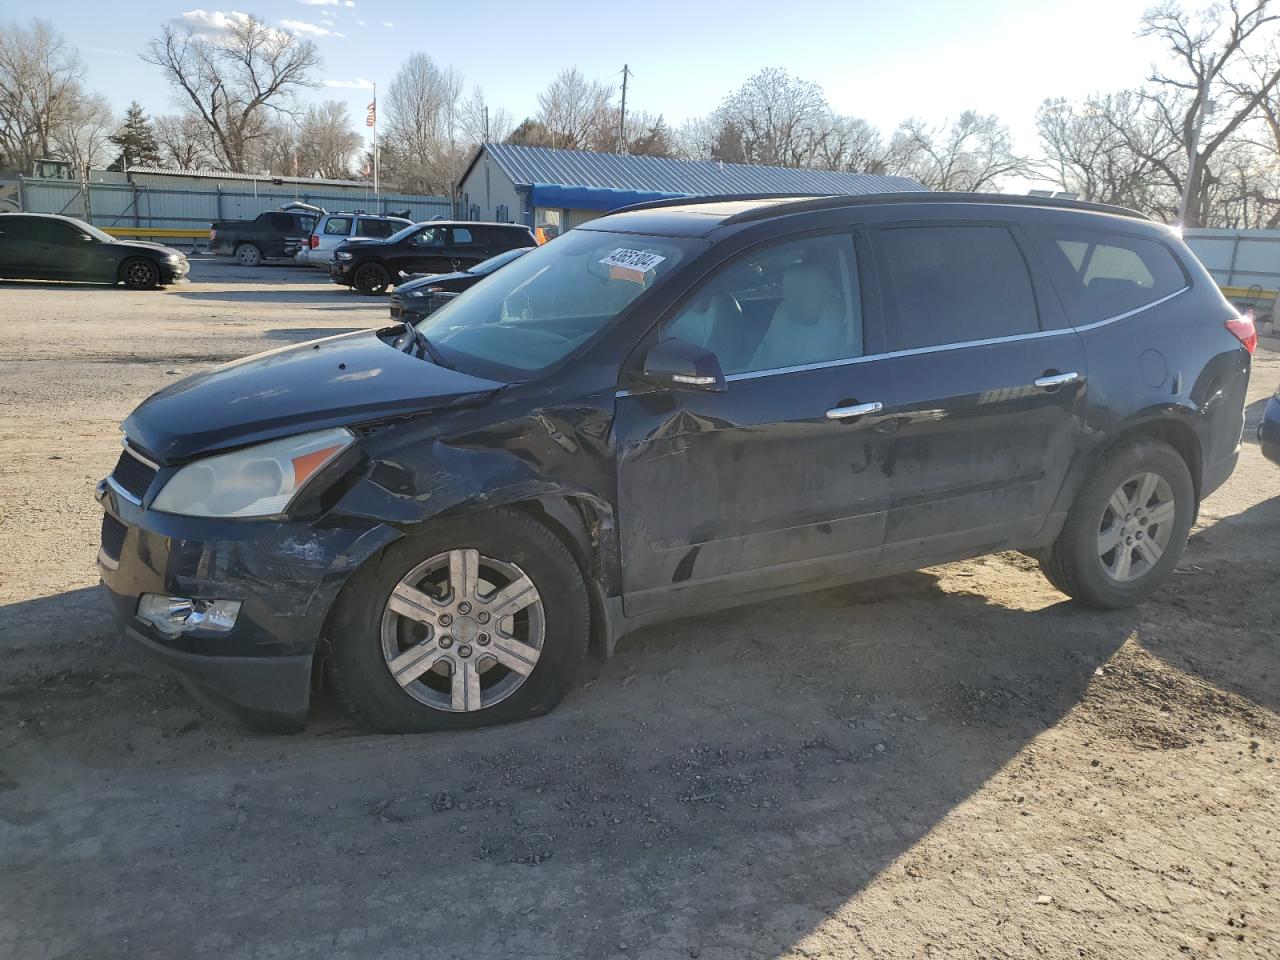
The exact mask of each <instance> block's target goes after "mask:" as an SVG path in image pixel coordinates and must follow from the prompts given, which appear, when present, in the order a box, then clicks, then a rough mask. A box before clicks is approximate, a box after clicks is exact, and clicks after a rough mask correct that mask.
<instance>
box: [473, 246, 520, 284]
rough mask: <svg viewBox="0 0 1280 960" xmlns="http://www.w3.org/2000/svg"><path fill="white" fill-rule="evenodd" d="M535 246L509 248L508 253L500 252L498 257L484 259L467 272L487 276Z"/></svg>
mask: <svg viewBox="0 0 1280 960" xmlns="http://www.w3.org/2000/svg"><path fill="white" fill-rule="evenodd" d="M532 249H533V247H517V248H516V249H515V250H508V251H507V252H506V253H500V254H498V255H497V256H496V257H490V258H489V259H488V260H482V261H480V262H479V263H477V264H476V265H475V266H474V267H471V268H470V269H469V270H468V271H467V273H474V274H475V275H476V276H480V277H483V276H487V275H488V274H490V273H493V271H495V270H497V269H498V268H499V267H500V266H502V265H503V264H504V263H510V262H511V261H512V260H515V259H517V258H519V257H523V256H524V255H525V254H526V253H528V252H529V251H530V250H532Z"/></svg>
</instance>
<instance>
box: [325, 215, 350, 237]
mask: <svg viewBox="0 0 1280 960" xmlns="http://www.w3.org/2000/svg"><path fill="white" fill-rule="evenodd" d="M350 232H351V218H350V217H330V218H329V219H328V220H326V221H325V223H324V235H325V236H326V237H333V236H338V237H345V236H346V235H347V234H349V233H350Z"/></svg>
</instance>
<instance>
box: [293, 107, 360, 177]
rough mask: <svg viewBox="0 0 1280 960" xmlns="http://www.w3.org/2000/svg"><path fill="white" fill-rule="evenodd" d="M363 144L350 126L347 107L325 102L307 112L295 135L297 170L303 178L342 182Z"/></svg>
mask: <svg viewBox="0 0 1280 960" xmlns="http://www.w3.org/2000/svg"><path fill="white" fill-rule="evenodd" d="M363 144H364V138H363V137H361V136H360V134H359V133H357V132H356V130H355V128H354V127H353V125H352V123H351V115H350V113H348V112H347V105H346V104H345V103H343V102H342V101H340V100H326V101H325V102H324V103H321V104H317V105H313V106H310V107H308V108H307V112H306V113H305V114H303V117H302V125H301V128H300V129H299V132H298V168H299V170H301V171H302V175H303V176H318V177H326V178H329V179H338V180H340V179H343V178H346V177H349V176H351V167H352V165H353V163H354V162H355V159H356V156H357V155H358V154H359V152H360V148H361V146H362V145H363Z"/></svg>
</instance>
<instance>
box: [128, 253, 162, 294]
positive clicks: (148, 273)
mask: <svg viewBox="0 0 1280 960" xmlns="http://www.w3.org/2000/svg"><path fill="white" fill-rule="evenodd" d="M124 281H125V283H126V284H128V285H129V286H131V287H138V288H146V287H151V286H154V285H155V282H156V268H155V267H154V266H152V265H151V264H150V263H148V262H147V261H146V260H133V261H130V262H129V263H128V264H127V265H126V266H125V268H124Z"/></svg>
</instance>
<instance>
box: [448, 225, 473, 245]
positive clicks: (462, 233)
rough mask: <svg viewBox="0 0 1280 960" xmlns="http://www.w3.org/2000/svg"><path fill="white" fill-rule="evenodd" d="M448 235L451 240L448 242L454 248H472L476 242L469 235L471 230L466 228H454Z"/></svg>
mask: <svg viewBox="0 0 1280 960" xmlns="http://www.w3.org/2000/svg"><path fill="white" fill-rule="evenodd" d="M450 233H451V234H452V239H451V240H450V241H449V242H450V243H451V244H452V245H453V246H455V247H469V246H473V245H474V244H475V243H476V242H477V240H476V238H475V237H473V236H472V235H471V230H470V229H469V228H467V227H454V228H453V229H452V230H451V231H450Z"/></svg>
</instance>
